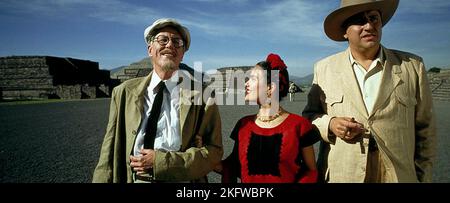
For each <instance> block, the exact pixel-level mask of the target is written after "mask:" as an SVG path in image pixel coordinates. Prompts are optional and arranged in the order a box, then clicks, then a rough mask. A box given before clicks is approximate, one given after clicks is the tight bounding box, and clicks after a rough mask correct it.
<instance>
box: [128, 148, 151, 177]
mask: <svg viewBox="0 0 450 203" xmlns="http://www.w3.org/2000/svg"><path fill="white" fill-rule="evenodd" d="M140 153H141V154H142V156H130V161H131V163H130V166H131V168H133V170H134V171H136V173H137V174H143V173H146V171H148V170H151V169H152V168H153V164H154V162H155V151H154V150H152V149H141V151H140Z"/></svg>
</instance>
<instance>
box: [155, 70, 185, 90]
mask: <svg viewBox="0 0 450 203" xmlns="http://www.w3.org/2000/svg"><path fill="white" fill-rule="evenodd" d="M178 78H179V76H178V70H176V71H175V72H174V73H173V75H172V77H171V78H170V79H168V80H162V79H161V78H160V77H159V75H158V74H156V72H155V71H153V73H152V79H151V80H150V84H149V86H148V90H149V91H150V90H151V92H153V94H156V89H155V88H156V86H157V85H158V84H159V82H161V81H163V82H164V83H165V85H166V88H167V90H168V91H169V93H170V94H172V91H173V90H174V89H175V87H176V86H177V85H178V84H177V83H178Z"/></svg>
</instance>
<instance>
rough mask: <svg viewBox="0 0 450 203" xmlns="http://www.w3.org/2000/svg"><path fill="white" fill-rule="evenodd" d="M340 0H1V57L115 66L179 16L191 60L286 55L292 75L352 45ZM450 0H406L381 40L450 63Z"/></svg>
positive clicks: (213, 62) (138, 53)
mask: <svg viewBox="0 0 450 203" xmlns="http://www.w3.org/2000/svg"><path fill="white" fill-rule="evenodd" d="M339 3H340V1H339V0H320V1H319V0H280V1H270V0H229V1H224V0H164V1H160V0H158V1H156V0H146V1H131V0H128V1H125V0H48V1H45V0H1V1H0V26H1V29H0V56H11V55H52V56H59V57H72V58H80V59H87V60H91V61H97V62H99V65H100V68H102V69H112V68H116V67H118V66H122V65H128V64H130V63H132V62H136V61H138V60H141V59H143V58H145V57H147V54H146V44H145V42H144V39H143V32H144V29H145V28H146V27H147V26H148V25H150V24H151V23H152V22H153V21H154V20H156V19H158V18H162V17H171V18H175V19H178V20H179V21H180V22H181V23H182V24H184V25H186V26H187V27H188V28H189V29H190V31H191V36H192V44H191V48H190V50H189V51H188V52H187V53H186V54H185V57H184V60H183V61H184V63H186V64H188V65H189V66H192V67H193V65H194V62H196V61H200V62H202V64H203V70H205V71H206V70H210V69H216V68H219V67H226V66H240V65H254V64H256V63H257V62H258V61H261V60H264V59H265V57H266V56H267V54H268V53H271V52H273V53H277V54H280V55H281V57H282V58H283V59H284V61H285V63H286V64H287V65H288V67H289V68H288V70H289V72H290V74H292V75H296V76H305V75H307V74H310V73H312V72H313V68H312V67H313V64H314V62H315V61H317V60H319V59H321V58H324V57H326V56H328V55H330V54H333V53H335V52H338V51H341V50H343V49H345V48H346V47H347V44H346V42H334V41H332V40H330V39H328V38H327V37H326V36H325V34H324V32H323V20H324V19H325V17H326V16H327V15H328V14H329V13H330V12H332V11H333V10H335V9H336V8H337V7H338V6H339ZM449 11H450V1H448V0H427V1H423V0H401V1H400V5H399V8H398V9H397V13H396V14H395V15H394V17H393V18H392V19H391V21H390V22H389V23H388V24H387V25H386V26H385V27H384V28H383V40H382V44H383V45H385V46H386V47H388V48H394V49H399V50H403V51H408V52H412V53H415V54H418V55H420V56H422V57H423V58H424V60H425V64H426V66H427V68H431V67H433V66H438V67H449V66H450V12H449Z"/></svg>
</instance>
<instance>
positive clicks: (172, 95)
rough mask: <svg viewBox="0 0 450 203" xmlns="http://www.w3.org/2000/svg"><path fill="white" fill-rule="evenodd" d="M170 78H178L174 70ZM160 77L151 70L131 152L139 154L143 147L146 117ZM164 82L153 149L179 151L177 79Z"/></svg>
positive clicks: (178, 90)
mask: <svg viewBox="0 0 450 203" xmlns="http://www.w3.org/2000/svg"><path fill="white" fill-rule="evenodd" d="M172 78H178V71H176V72H175V73H174V74H173V76H172ZM160 81H161V78H160V77H159V76H158V74H156V73H155V72H153V74H152V78H151V80H150V84H149V86H148V87H147V92H146V94H145V95H144V98H145V102H144V112H143V115H142V119H141V124H140V126H139V132H138V134H137V136H136V142H135V144H134V151H133V154H134V155H135V156H138V155H140V153H139V151H140V149H142V148H143V147H144V137H145V128H146V126H147V121H148V117H149V116H150V111H151V108H152V105H153V101H154V100H155V96H156V93H157V92H156V90H154V89H155V87H156V86H157V85H158V84H159V82H160ZM163 82H164V83H165V84H166V90H164V94H163V102H162V107H161V114H160V116H159V119H158V124H157V126H158V127H157V130H156V137H155V143H154V149H155V150H161V151H179V150H180V147H181V134H180V132H181V130H180V119H179V118H180V102H179V101H180V94H179V93H180V89H179V86H178V85H177V82H178V80H177V81H174V80H172V79H169V80H165V81H163Z"/></svg>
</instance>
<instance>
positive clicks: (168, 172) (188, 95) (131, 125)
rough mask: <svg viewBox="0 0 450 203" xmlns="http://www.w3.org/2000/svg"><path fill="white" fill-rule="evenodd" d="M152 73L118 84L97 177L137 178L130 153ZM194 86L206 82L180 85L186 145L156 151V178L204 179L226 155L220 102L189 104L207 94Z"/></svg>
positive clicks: (102, 179)
mask: <svg viewBox="0 0 450 203" xmlns="http://www.w3.org/2000/svg"><path fill="white" fill-rule="evenodd" d="M151 75H152V73H150V74H149V75H148V76H147V77H142V78H136V79H131V80H128V81H125V82H124V83H122V84H121V85H119V86H117V87H115V88H114V90H113V94H112V98H111V107H110V112H109V123H108V127H107V130H106V134H105V138H104V141H103V144H102V148H101V154H100V158H99V162H98V165H97V167H96V168H95V171H94V176H93V182H105V183H108V182H109V183H111V182H129V183H130V182H133V176H132V175H133V173H132V169H131V167H130V158H129V156H130V154H131V153H132V150H133V147H134V142H135V140H136V135H137V132H138V129H139V125H140V123H141V116H142V112H143V111H144V107H143V106H144V94H145V91H146V88H147V86H148V84H149V83H150V80H151ZM194 83H199V81H194ZM198 85H199V86H198ZM193 87H202V84H196V85H192V88H191V89H180V101H182V102H181V104H180V126H181V138H182V145H181V149H180V151H179V152H162V151H158V150H157V151H156V160H155V163H154V168H153V173H154V176H155V179H156V180H160V181H169V182H177V181H189V180H191V181H192V180H198V179H203V180H204V179H205V177H206V175H207V174H208V173H209V172H210V171H212V169H213V168H214V167H215V166H216V165H217V164H218V163H219V162H220V161H221V159H222V154H223V147H222V132H221V131H222V130H221V120H220V115H219V110H218V107H217V106H216V105H215V104H210V105H205V104H204V103H203V105H189V104H186V103H187V102H186V101H192V102H193V101H194V100H201V99H203V95H201V92H200V91H197V90H193ZM212 100H213V98H211V97H208V101H209V102H211V101H212ZM197 102H199V103H194V104H202V103H201V101H197ZM197 126H199V127H197ZM197 129H198V130H197ZM196 131H197V133H196ZM196 138H200V139H201V140H202V143H203V145H202V146H196V145H195V141H196Z"/></svg>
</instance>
